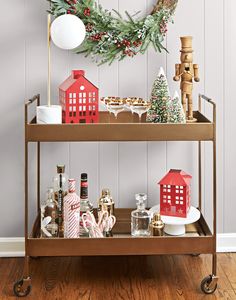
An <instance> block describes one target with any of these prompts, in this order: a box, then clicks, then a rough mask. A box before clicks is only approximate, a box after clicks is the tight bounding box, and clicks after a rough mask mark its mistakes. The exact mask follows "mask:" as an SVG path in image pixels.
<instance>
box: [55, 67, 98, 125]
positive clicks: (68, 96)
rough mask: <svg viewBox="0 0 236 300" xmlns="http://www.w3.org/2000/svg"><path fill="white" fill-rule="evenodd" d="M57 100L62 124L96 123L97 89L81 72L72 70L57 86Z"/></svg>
mask: <svg viewBox="0 0 236 300" xmlns="http://www.w3.org/2000/svg"><path fill="white" fill-rule="evenodd" d="M59 98H60V104H61V106H62V120H63V122H64V123H97V122H98V88H97V87H96V86H95V85H94V84H92V83H91V82H90V81H89V80H88V79H86V78H85V72H84V71H83V70H73V71H72V74H71V76H69V77H68V78H67V79H66V80H65V81H64V82H63V83H62V84H61V85H60V86H59Z"/></svg>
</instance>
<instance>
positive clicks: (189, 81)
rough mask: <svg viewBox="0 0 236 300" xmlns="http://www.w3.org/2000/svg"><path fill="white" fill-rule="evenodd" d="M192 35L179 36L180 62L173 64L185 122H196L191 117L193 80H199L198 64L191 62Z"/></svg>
mask: <svg viewBox="0 0 236 300" xmlns="http://www.w3.org/2000/svg"><path fill="white" fill-rule="evenodd" d="M192 39H193V38H192V37H191V36H184V37H181V38H180V40H181V44H182V49H181V50H180V52H181V56H180V61H181V63H180V64H176V65H175V76H174V81H181V83H180V89H181V93H182V104H183V108H184V112H185V114H186V113H187V122H196V121H197V120H196V119H194V118H193V96H192V93H193V80H194V81H196V82H199V81H200V79H199V76H198V65H196V64H193V49H192Z"/></svg>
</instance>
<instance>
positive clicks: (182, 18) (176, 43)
mask: <svg viewBox="0 0 236 300" xmlns="http://www.w3.org/2000/svg"><path fill="white" fill-rule="evenodd" d="M174 20H175V24H174V26H172V27H170V28H169V33H168V37H167V48H168V50H169V51H170V53H169V55H167V70H168V73H167V78H168V80H169V84H170V90H171V92H172V94H173V93H174V91H175V90H178V91H179V86H180V84H179V83H175V82H174V81H173V76H174V74H175V64H176V63H179V62H180V52H179V51H180V49H181V43H180V39H179V37H180V36H188V35H191V36H193V49H194V63H198V64H199V67H200V78H201V82H200V83H194V92H193V97H194V100H193V102H194V108H195V109H196V108H197V101H198V98H197V95H198V93H199V92H200V91H201V92H203V91H204V0H200V1H195V0H185V1H179V4H178V8H177V11H176V15H175V18H174ZM170 168H179V169H183V170H185V171H186V172H188V173H189V174H191V175H192V176H193V180H192V195H193V197H192V203H193V205H196V204H197V194H198V188H197V185H198V175H197V143H192V142H186V143H176V142H169V143H167V169H170Z"/></svg>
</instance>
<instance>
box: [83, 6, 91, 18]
mask: <svg viewBox="0 0 236 300" xmlns="http://www.w3.org/2000/svg"><path fill="white" fill-rule="evenodd" d="M84 15H85V16H87V17H89V16H90V9H89V8H85V10H84Z"/></svg>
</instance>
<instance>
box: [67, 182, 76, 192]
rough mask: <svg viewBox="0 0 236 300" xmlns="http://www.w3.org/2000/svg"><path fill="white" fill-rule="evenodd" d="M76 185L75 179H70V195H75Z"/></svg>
mask: <svg viewBox="0 0 236 300" xmlns="http://www.w3.org/2000/svg"><path fill="white" fill-rule="evenodd" d="M75 185H76V181H75V179H69V180H68V186H69V193H74V192H75Z"/></svg>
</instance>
